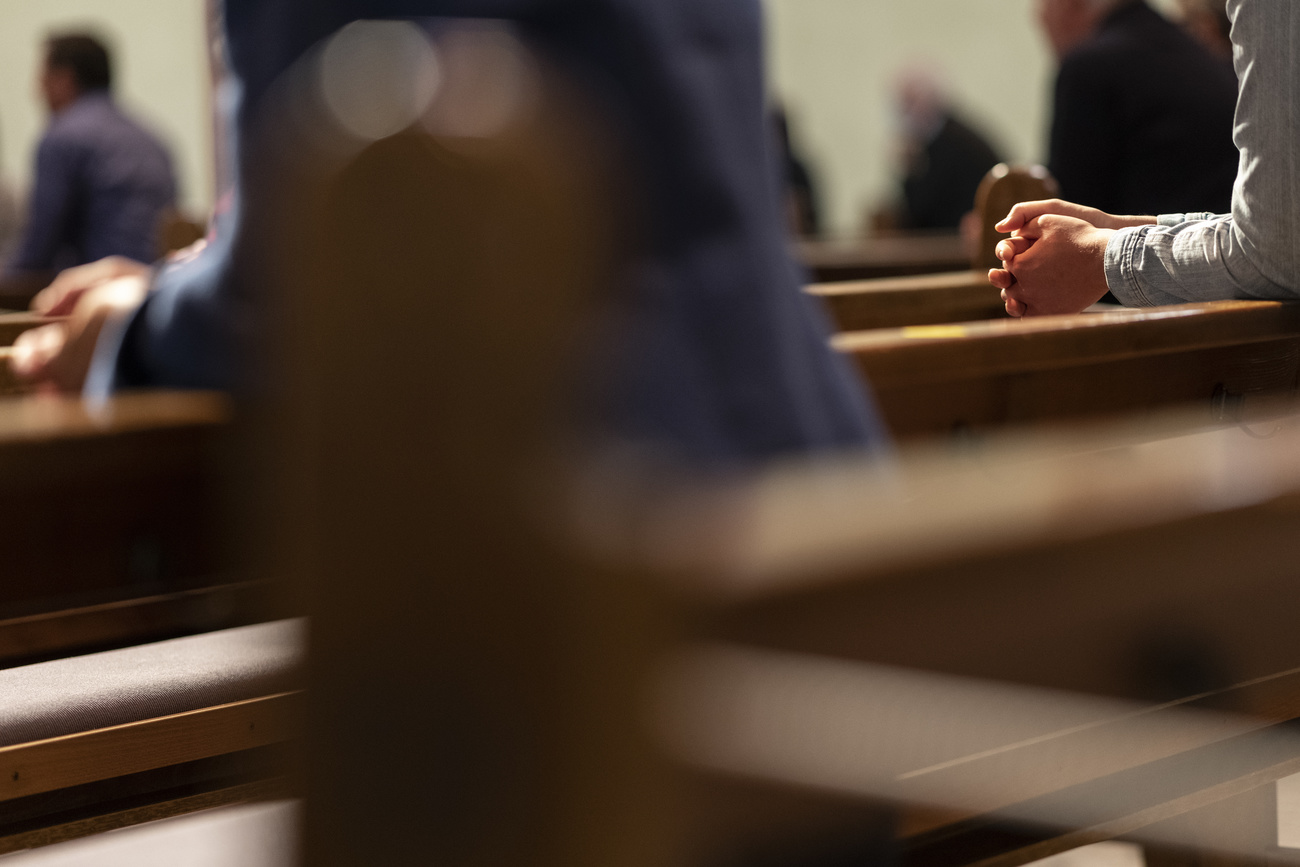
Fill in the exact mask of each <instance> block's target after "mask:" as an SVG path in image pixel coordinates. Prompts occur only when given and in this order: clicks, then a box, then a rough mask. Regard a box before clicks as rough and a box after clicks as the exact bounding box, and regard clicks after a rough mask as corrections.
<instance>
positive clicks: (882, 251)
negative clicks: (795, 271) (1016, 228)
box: [796, 233, 970, 283]
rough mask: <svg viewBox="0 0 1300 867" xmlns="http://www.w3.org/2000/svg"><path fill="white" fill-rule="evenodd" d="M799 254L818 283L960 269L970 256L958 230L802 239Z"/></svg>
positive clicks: (797, 251) (798, 247)
mask: <svg viewBox="0 0 1300 867" xmlns="http://www.w3.org/2000/svg"><path fill="white" fill-rule="evenodd" d="M796 255H797V257H798V259H799V261H800V262H802V263H803V265H804V267H806V268H807V269H808V271H809V272H810V273H811V275H812V279H813V282H815V283H834V282H839V281H843V280H865V279H871V278H877V277H880V278H884V277H897V276H900V275H906V274H932V273H935V272H942V271H958V270H960V269H962V268H965V267H966V266H967V264H968V263H969V262H970V255H969V254H968V253H967V251H966V248H965V246H964V245H963V244H962V240H961V237H960V236H959V235H957V234H956V233H916V234H900V235H884V236H880V237H874V238H865V239H860V240H846V241H800V242H798V244H797V246H796Z"/></svg>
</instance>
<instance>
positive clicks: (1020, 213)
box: [993, 199, 1156, 233]
mask: <svg viewBox="0 0 1300 867" xmlns="http://www.w3.org/2000/svg"><path fill="white" fill-rule="evenodd" d="M1049 214H1054V215H1056V216H1058V217H1073V218H1074V219H1076V220H1083V221H1084V222H1085V223H1091V224H1092V225H1094V226H1096V227H1097V228H1098V229H1124V228H1127V227H1129V226H1153V225H1155V222H1156V218H1155V217H1117V216H1115V215H1114V214H1108V213H1106V212H1105V211H1099V210H1097V209H1096V208H1089V207H1086V206H1084V205H1076V204H1074V203H1073V202H1066V201H1062V200H1061V199H1043V200H1041V201H1037V202H1021V203H1020V204H1018V205H1016V206H1015V207H1013V208H1012V209H1011V213H1009V214H1007V215H1006V217H1004V218H1003V220H1002V222H1000V223H998V224H997V225H996V226H994V227H993V228H995V229H997V230H998V231H999V232H1011V233H1016V232H1019V231H1020V230H1021V228H1023V227H1024V226H1025V224H1027V223H1028V222H1029V221H1031V220H1034V219H1037V218H1038V217H1045V216H1048V215H1049Z"/></svg>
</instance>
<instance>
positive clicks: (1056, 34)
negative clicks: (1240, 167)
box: [1039, 0, 1237, 214]
mask: <svg viewBox="0 0 1300 867" xmlns="http://www.w3.org/2000/svg"><path fill="white" fill-rule="evenodd" d="M1039 8H1040V11H1041V23H1042V26H1043V29H1044V30H1045V31H1046V33H1047V37H1048V41H1049V42H1050V43H1051V45H1052V48H1053V50H1054V52H1055V53H1056V55H1057V58H1058V59H1059V62H1060V67H1059V70H1058V72H1057V76H1056V85H1055V90H1054V97H1053V108H1052V126H1051V136H1050V144H1049V152H1050V153H1049V157H1048V168H1049V169H1050V170H1051V172H1052V174H1053V175H1054V176H1055V177H1056V180H1057V182H1058V183H1059V184H1060V187H1061V196H1062V197H1063V198H1065V199H1068V200H1070V201H1074V202H1081V203H1083V204H1085V205H1088V206H1089V207H1093V208H1098V209H1100V210H1102V211H1107V212H1110V213H1114V214H1162V213H1172V212H1176V211H1188V210H1192V209H1195V208H1201V209H1204V210H1208V211H1215V212H1223V211H1226V210H1227V209H1228V206H1229V202H1230V200H1231V197H1232V185H1233V181H1234V180H1235V179H1236V176H1237V151H1236V148H1234V147H1233V142H1232V129H1233V126H1232V125H1233V108H1234V106H1235V105H1236V99H1237V81H1236V77H1235V76H1234V75H1233V73H1232V69H1231V68H1230V67H1229V66H1228V65H1227V64H1224V63H1223V62H1221V61H1220V60H1219V59H1217V58H1215V57H1213V56H1211V55H1210V53H1209V52H1208V51H1206V50H1205V49H1204V48H1203V47H1202V46H1201V45H1200V44H1199V43H1198V42H1196V40H1194V39H1193V38H1192V37H1191V36H1189V35H1188V34H1187V33H1186V32H1185V31H1184V30H1183V29H1182V28H1181V27H1179V26H1178V25H1176V24H1174V23H1173V22H1172V21H1169V20H1168V19H1166V18H1165V17H1164V16H1162V15H1161V14H1159V13H1158V12H1156V11H1155V10H1153V9H1152V8H1151V7H1150V6H1148V5H1147V3H1146V2H1145V0H1042V2H1040V4H1039Z"/></svg>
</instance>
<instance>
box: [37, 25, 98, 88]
mask: <svg viewBox="0 0 1300 867" xmlns="http://www.w3.org/2000/svg"><path fill="white" fill-rule="evenodd" d="M45 52H46V54H45V58H46V61H45V62H46V63H47V64H48V65H49V66H50V67H51V68H56V69H68V70H71V71H72V77H73V78H74V79H75V80H76V82H77V89H78V90H80V91H81V92H82V93H86V92H89V91H92V90H108V89H109V87H110V86H112V83H113V68H112V63H111V62H110V61H109V59H108V49H107V48H105V47H104V43H103V42H101V41H99V40H98V39H96V38H95V37H94V36H91V35H89V34H86V33H65V34H56V35H53V36H50V37H49V38H48V39H46V40H45Z"/></svg>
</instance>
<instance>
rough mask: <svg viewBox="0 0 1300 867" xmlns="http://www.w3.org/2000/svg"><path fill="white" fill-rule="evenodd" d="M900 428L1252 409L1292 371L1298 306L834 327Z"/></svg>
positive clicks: (1299, 331) (1299, 359)
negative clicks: (1185, 407) (848, 329)
mask: <svg viewBox="0 0 1300 867" xmlns="http://www.w3.org/2000/svg"><path fill="white" fill-rule="evenodd" d="M833 342H834V345H835V347H836V348H837V349H839V350H840V351H842V352H845V353H848V354H850V355H852V356H853V357H854V359H855V360H856V361H857V363H858V365H859V367H860V368H861V370H862V372H863V374H864V375H865V376H866V378H867V380H868V381H869V382H870V383H871V385H872V388H873V390H874V392H875V394H876V395H877V398H878V400H879V401H880V404H881V407H882V409H883V412H884V415H885V417H886V420H887V422H888V424H889V426H890V429H891V430H892V431H893V432H894V433H895V434H896V435H897V436H899V437H904V438H906V437H914V436H922V435H944V434H949V433H952V432H954V431H970V430H980V429H986V428H989V427H992V426H997V425H1003V424H1008V423H1015V422H1020V423H1043V422H1059V421H1062V420H1069V419H1078V418H1087V417H1099V416H1106V415H1118V414H1121V413H1125V412H1150V411H1152V410H1153V409H1156V408H1159V407H1163V406H1170V405H1174V404H1177V403H1188V404H1192V403H1196V404H1199V405H1200V407H1201V408H1202V411H1203V414H1204V415H1203V417H1204V418H1205V420H1207V421H1211V420H1219V421H1224V420H1227V421H1231V420H1234V419H1237V418H1249V417H1250V416H1249V412H1250V404H1251V403H1252V402H1254V403H1257V402H1259V401H1260V400H1261V399H1263V398H1278V397H1289V396H1291V395H1293V394H1294V392H1295V389H1296V386H1297V378H1298V377H1300V306H1297V305H1292V304H1286V303H1281V302H1267V301H1222V302H1207V303H1201V304H1187V305H1178V306H1173V307H1166V308H1150V309H1145V310H1115V311H1110V312H1106V313H1099V314H1081V315H1078V316H1049V317H1041V318H1036V319H1028V320H1003V321H992V322H975V323H964V324H955V325H947V326H935V327H927V326H920V327H909V328H902V329H885V330H880V331H874V332H856V333H848V334H840V335H837V336H836V337H835V338H834V341H833Z"/></svg>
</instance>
